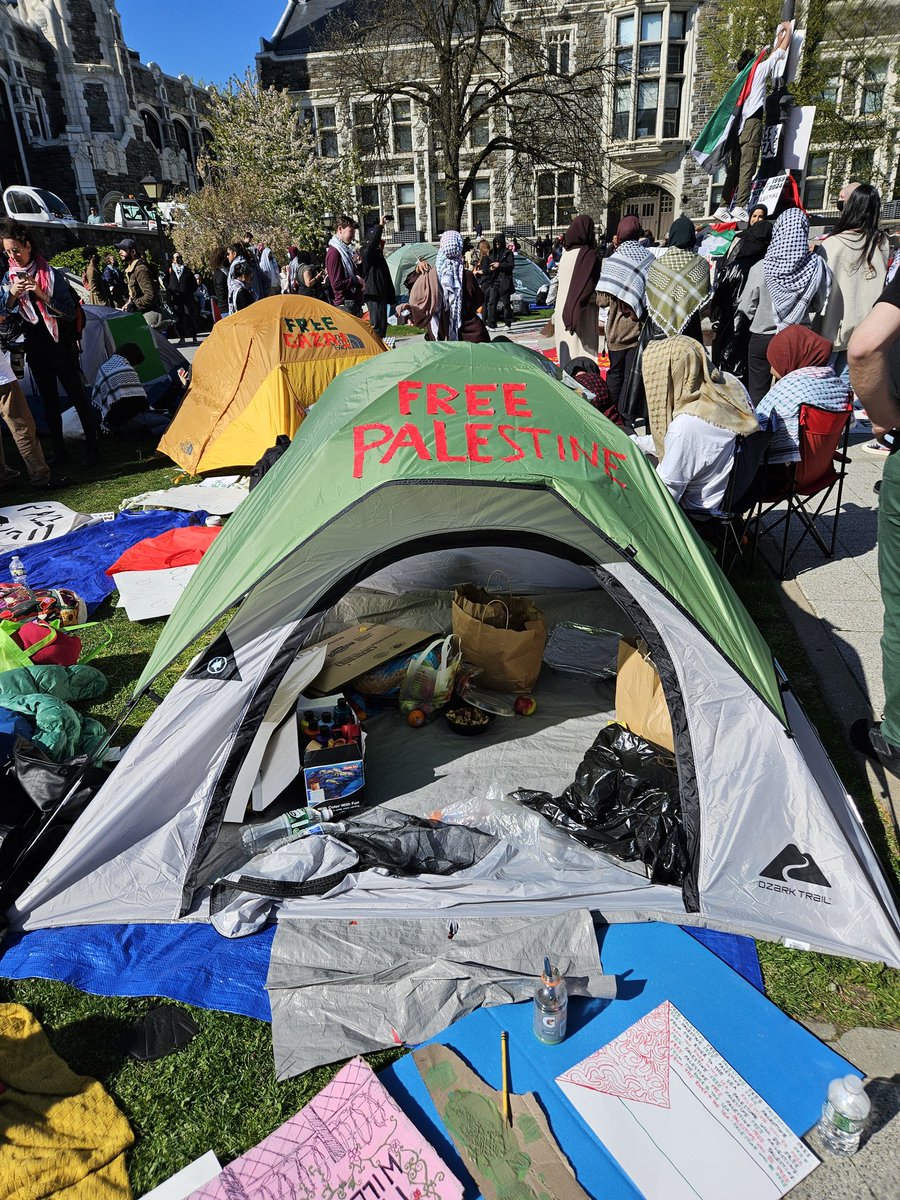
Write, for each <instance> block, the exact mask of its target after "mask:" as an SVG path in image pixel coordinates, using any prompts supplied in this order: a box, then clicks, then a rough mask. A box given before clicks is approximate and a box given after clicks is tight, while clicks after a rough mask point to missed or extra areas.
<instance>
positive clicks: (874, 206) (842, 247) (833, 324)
mask: <svg viewBox="0 0 900 1200" xmlns="http://www.w3.org/2000/svg"><path fill="white" fill-rule="evenodd" d="M880 219H881V197H880V196H879V194H878V190H877V188H874V187H872V185H871V184H870V183H858V184H857V185H856V187H855V188H854V189H853V191H852V192H851V193H850V195H849V197H848V198H847V200H846V202H845V204H844V208H843V209H842V210H841V215H840V217H839V218H838V222H837V224H836V225H835V227H834V229H833V230H832V231H831V234H830V235H829V236H828V237H827V238H826V239H825V241H824V242H823V243H822V250H823V251H824V254H825V258H826V259H827V261H828V266H829V267H830V268H831V274H832V283H831V295H830V296H829V298H828V304H827V305H826V307H825V311H824V312H823V313H822V314H821V315H820V316H819V317H817V318H816V320H815V321H814V322H813V328H814V329H816V331H817V332H818V333H821V335H822V336H823V337H825V338H828V340H829V341H830V342H833V343H834V352H833V354H834V363H833V365H834V369H835V372H836V373H837V374H838V375H843V376H844V379H845V380H847V381H848V382H849V379H850V373H849V371H848V369H847V347H848V345H849V344H850V338H851V336H852V335H853V331H854V329H855V328H856V327H857V325H859V324H860V323H861V322H862V321H863V319H864V318H865V317H866V316H868V314H869V313H870V312H871V311H872V306H873V305H874V304H876V303H877V301H878V298H879V296H880V295H881V293H882V292H883V291H884V283H885V279H886V277H887V266H888V253H889V249H890V247H889V244H888V239H887V236H886V235H885V234H884V233H882V231H881V230H880V229H879V227H878V223H879V220H880Z"/></svg>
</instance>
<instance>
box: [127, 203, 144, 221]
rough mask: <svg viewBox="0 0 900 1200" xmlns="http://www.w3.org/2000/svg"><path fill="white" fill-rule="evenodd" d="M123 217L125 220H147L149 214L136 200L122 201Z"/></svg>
mask: <svg viewBox="0 0 900 1200" xmlns="http://www.w3.org/2000/svg"><path fill="white" fill-rule="evenodd" d="M122 219H123V220H124V221H146V220H147V214H146V213H145V212H144V209H143V207H142V206H141V205H140V204H138V203H137V201H136V200H132V201H128V200H123V201H122Z"/></svg>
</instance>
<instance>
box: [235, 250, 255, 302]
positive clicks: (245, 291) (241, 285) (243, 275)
mask: <svg viewBox="0 0 900 1200" xmlns="http://www.w3.org/2000/svg"><path fill="white" fill-rule="evenodd" d="M252 280H253V267H252V265H251V264H250V263H249V262H247V261H246V259H241V260H240V261H236V262H234V263H232V265H231V311H232V312H236V313H239V312H240V311H241V310H242V309H244V308H248V307H249V306H250V305H251V304H253V303H254V302H255V301H257V300H258V299H259V297H258V296H257V294H256V292H255V291H254V290H253V287H252Z"/></svg>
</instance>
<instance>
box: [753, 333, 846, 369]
mask: <svg viewBox="0 0 900 1200" xmlns="http://www.w3.org/2000/svg"><path fill="white" fill-rule="evenodd" d="M832 349H833V347H832V344H831V342H829V340H828V338H823V337H822V335H821V334H819V333H814V332H813V331H812V330H811V329H810V328H809V326H808V325H788V327H787V328H786V329H782V330H781V332H780V333H776V334H775V336H774V337H773V338H772V340H771V342H769V345H768V347H767V348H766V358H767V359H768V360H769V366H770V367H771V368H772V370H773V371H775V372H776V373H777V374H778V375H779V376H780V377H781V378H782V379H783V378H784V377H785V375H790V373H791V371H799V370H800V368H801V367H827V366H828V363H829V362H830V361H831V351H832Z"/></svg>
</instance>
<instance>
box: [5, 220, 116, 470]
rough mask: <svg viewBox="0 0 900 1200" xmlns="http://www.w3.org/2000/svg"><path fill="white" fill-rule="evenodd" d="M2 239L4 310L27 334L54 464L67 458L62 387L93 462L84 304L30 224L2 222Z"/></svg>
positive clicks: (27, 353)
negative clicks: (82, 337)
mask: <svg viewBox="0 0 900 1200" xmlns="http://www.w3.org/2000/svg"><path fill="white" fill-rule="evenodd" d="M0 238H2V240H3V250H4V253H5V254H6V256H7V259H8V261H9V269H8V270H7V272H6V274H5V275H4V277H3V281H2V283H0V312H2V313H4V314H6V315H7V316H8V317H11V318H12V319H13V321H14V323H15V324H18V325H20V327H21V332H22V334H23V335H24V339H25V358H26V360H27V362H28V365H29V367H30V368H31V375H32V378H33V379H34V383H35V386H36V387H37V390H38V391H39V392H40V395H41V399H42V400H43V402H44V416H45V418H46V421H47V427H48V429H49V431H50V437H51V440H52V442H53V459H52V462H53V463H60V462H64V461H65V460H66V459H67V458H68V454H67V452H66V445H65V442H64V441H63V425H62V407H61V405H60V399H59V384H62V386H63V387H64V388H65V390H66V395H67V396H68V397H69V399H70V400H71V401H72V403H73V404H74V406H75V411H76V412H77V413H78V417H79V419H80V421H81V427H82V429H83V430H84V437H85V441H86V443H87V457H88V461H89V462H94V461H96V460H97V459H98V457H99V455H98V452H97V433H96V429H95V427H94V419H93V416H92V414H91V407H90V404H89V403H88V399H87V396H86V395H85V391H84V384H83V383H82V379H81V365H80V363H79V358H78V337H79V334H80V330H81V329H83V328H84V323H83V322H84V314H83V313H82V312H81V306H80V305H79V303H78V300H77V298H76V296H75V293H74V292H73V291H72V289H71V287H70V286H69V283H68V281H67V279H66V277H65V275H64V274H63V272H62V271H58V270H56V268H55V267H51V266H50V264H49V263H48V262H47V260H46V259H45V258H44V257H43V255H41V254H40V253H39V252H38V250H37V248H36V246H35V244H34V234H33V233H32V232H31V230H30V229H29V228H28V227H27V226H25V225H20V224H18V223H17V222H15V221H5V222H3V223H2V224H0ZM132 244H133V243H132ZM79 318H80V321H79ZM79 326H80V327H79Z"/></svg>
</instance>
